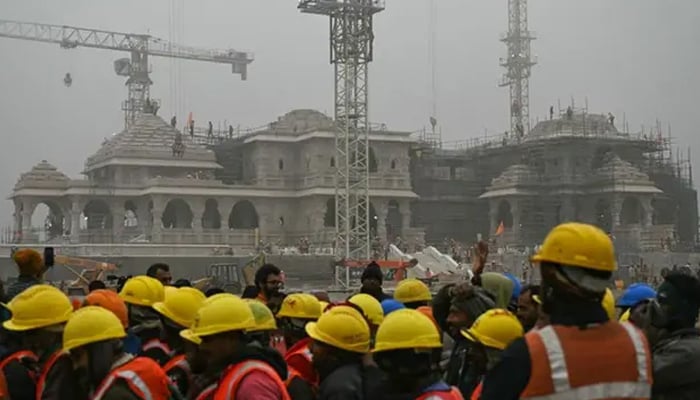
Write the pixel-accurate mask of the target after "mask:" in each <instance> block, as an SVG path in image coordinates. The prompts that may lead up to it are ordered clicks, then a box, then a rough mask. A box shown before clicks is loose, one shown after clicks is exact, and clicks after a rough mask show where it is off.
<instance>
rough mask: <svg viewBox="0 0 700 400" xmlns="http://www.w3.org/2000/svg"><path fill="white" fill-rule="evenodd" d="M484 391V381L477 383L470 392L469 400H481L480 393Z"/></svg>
mask: <svg viewBox="0 0 700 400" xmlns="http://www.w3.org/2000/svg"><path fill="white" fill-rule="evenodd" d="M482 390H484V381H481V382H479V385H477V387H476V389H474V391H473V392H472V397H470V399H471V400H479V399H480V398H481V391H482Z"/></svg>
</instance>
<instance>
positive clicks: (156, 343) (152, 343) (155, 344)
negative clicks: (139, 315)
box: [141, 339, 172, 354]
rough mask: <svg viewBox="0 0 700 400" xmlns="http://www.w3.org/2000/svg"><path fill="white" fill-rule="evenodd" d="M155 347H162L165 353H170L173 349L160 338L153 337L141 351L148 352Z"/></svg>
mask: <svg viewBox="0 0 700 400" xmlns="http://www.w3.org/2000/svg"><path fill="white" fill-rule="evenodd" d="M153 349H160V350H163V352H165V354H170V353H171V352H172V350H170V347H168V345H167V344H166V343H164V342H163V341H161V340H160V339H151V340H149V341H148V342H146V343H144V345H143V346H142V347H141V352H142V353H143V352H146V351H148V350H153Z"/></svg>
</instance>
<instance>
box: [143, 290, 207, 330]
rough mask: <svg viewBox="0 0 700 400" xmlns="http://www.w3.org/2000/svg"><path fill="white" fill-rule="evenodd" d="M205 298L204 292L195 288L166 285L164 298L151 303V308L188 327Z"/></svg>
mask: <svg viewBox="0 0 700 400" xmlns="http://www.w3.org/2000/svg"><path fill="white" fill-rule="evenodd" d="M205 299H206V296H204V293H202V292H201V291H199V290H197V289H195V288H191V287H182V288H179V289H178V288H171V287H168V288H167V289H166V290H165V300H164V301H162V302H158V303H155V304H153V308H154V309H155V310H156V311H158V312H159V313H160V314H162V315H163V316H165V317H166V318H168V319H170V320H172V321H173V322H175V323H176V324H178V325H180V326H182V327H185V328H189V327H190V326H191V325H192V322H193V321H194V316H195V315H197V310H199V307H201V306H202V303H204V300H205Z"/></svg>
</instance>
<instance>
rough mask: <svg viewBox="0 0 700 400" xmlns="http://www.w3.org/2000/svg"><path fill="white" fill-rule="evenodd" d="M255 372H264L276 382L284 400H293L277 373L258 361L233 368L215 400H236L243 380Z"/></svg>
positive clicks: (240, 364)
mask: <svg viewBox="0 0 700 400" xmlns="http://www.w3.org/2000/svg"><path fill="white" fill-rule="evenodd" d="M254 371H261V372H264V373H265V375H267V376H268V377H270V379H272V380H273V381H274V383H275V385H276V386H277V388H278V389H279V390H280V392H281V393H282V400H291V398H290V397H289V394H288V393H287V388H286V387H285V386H284V382H282V379H280V377H279V375H278V374H277V372H276V371H275V370H274V369H273V368H272V367H271V366H269V365H268V364H266V363H264V362H262V361H256V360H249V361H243V362H242V363H239V364H236V365H235V366H233V368H232V369H230V370H229V371H228V372H227V373H226V374H225V376H224V379H223V380H222V382H221V384H219V387H218V388H217V390H216V393H215V394H214V400H227V399H232V398H235V396H236V392H237V391H238V386H239V384H240V383H241V381H242V380H243V378H245V376H246V375H248V374H249V373H251V372H254Z"/></svg>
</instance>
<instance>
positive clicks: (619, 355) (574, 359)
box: [520, 321, 652, 400]
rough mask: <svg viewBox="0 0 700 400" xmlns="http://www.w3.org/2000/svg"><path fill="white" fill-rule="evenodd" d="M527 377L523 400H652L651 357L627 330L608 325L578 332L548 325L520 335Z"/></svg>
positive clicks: (633, 332)
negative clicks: (528, 365)
mask: <svg viewBox="0 0 700 400" xmlns="http://www.w3.org/2000/svg"><path fill="white" fill-rule="evenodd" d="M525 341H526V343H527V347H528V349H529V352H530V363H531V373H530V381H529V382H528V384H527V387H526V388H525V390H524V391H523V393H522V394H521V395H520V397H521V398H522V399H530V400H545V399H546V400H559V399H599V400H605V399H640V400H646V399H649V398H650V397H651V384H652V367H651V353H650V351H649V345H648V344H647V341H646V338H645V337H644V335H643V334H642V333H641V331H639V329H637V328H636V327H634V326H633V325H631V324H628V323H618V322H616V321H608V322H606V323H604V324H601V325H596V326H592V327H589V328H587V329H580V328H579V327H577V326H562V325H547V326H545V327H543V328H541V329H539V330H535V331H530V332H528V333H527V334H526V335H525Z"/></svg>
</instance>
